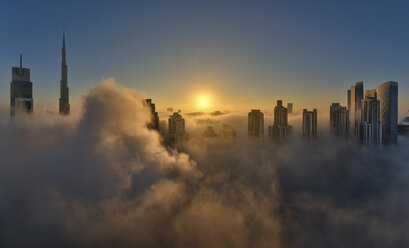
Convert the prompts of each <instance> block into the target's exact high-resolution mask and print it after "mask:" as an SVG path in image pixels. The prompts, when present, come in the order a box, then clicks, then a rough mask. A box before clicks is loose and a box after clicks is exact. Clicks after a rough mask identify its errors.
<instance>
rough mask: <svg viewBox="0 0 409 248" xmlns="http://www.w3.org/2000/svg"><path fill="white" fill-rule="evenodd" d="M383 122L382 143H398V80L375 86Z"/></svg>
mask: <svg viewBox="0 0 409 248" xmlns="http://www.w3.org/2000/svg"><path fill="white" fill-rule="evenodd" d="M376 93H377V95H378V99H379V100H380V104H381V105H380V121H381V122H382V123H383V129H382V144H385V145H387V144H397V143H398V82H394V81H389V82H385V83H383V84H381V85H379V86H378V87H377V88H376Z"/></svg>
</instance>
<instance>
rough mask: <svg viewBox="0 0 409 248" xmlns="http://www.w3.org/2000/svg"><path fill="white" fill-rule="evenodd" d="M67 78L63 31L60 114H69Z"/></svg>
mask: <svg viewBox="0 0 409 248" xmlns="http://www.w3.org/2000/svg"><path fill="white" fill-rule="evenodd" d="M68 91H69V90H68V79H67V61H66V55H65V32H64V33H63V36H62V59H61V81H60V101H59V102H60V114H62V115H68V114H70V101H69V92H68Z"/></svg>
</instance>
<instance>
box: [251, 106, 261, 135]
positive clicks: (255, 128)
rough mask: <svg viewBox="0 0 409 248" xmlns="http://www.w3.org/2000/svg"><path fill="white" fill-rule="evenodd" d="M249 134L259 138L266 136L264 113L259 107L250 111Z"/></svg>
mask: <svg viewBox="0 0 409 248" xmlns="http://www.w3.org/2000/svg"><path fill="white" fill-rule="evenodd" d="M248 135H249V136H250V137H257V138H259V137H263V136H264V114H263V112H261V111H260V110H259V109H252V110H251V112H249V113H248Z"/></svg>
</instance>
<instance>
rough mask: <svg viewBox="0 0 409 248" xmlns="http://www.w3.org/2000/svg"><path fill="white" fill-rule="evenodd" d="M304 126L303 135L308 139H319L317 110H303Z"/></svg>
mask: <svg viewBox="0 0 409 248" xmlns="http://www.w3.org/2000/svg"><path fill="white" fill-rule="evenodd" d="M302 124H303V125H302V126H303V135H304V137H306V138H309V139H311V138H316V137H317V110H316V109H313V111H308V110H307V109H304V110H303V113H302Z"/></svg>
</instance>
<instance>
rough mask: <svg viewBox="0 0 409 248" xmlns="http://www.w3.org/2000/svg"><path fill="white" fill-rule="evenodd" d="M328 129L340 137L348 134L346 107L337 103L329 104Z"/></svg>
mask: <svg viewBox="0 0 409 248" xmlns="http://www.w3.org/2000/svg"><path fill="white" fill-rule="evenodd" d="M329 113H330V131H331V134H333V135H335V136H340V137H347V136H348V109H347V108H346V107H344V106H341V105H340V104H339V103H333V104H332V105H331V106H330V110H329Z"/></svg>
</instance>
